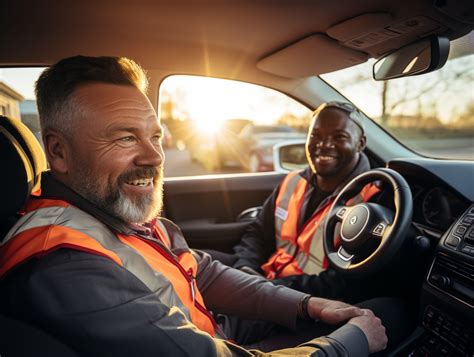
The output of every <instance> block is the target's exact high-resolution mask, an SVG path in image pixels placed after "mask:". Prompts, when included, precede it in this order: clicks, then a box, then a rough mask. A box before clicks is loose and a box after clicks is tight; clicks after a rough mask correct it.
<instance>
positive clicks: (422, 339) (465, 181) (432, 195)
mask: <svg viewBox="0 0 474 357" xmlns="http://www.w3.org/2000/svg"><path fill="white" fill-rule="evenodd" d="M388 167H389V168H391V169H393V170H395V171H397V172H399V173H400V174H402V175H403V176H404V178H405V179H406V180H407V182H408V184H409V186H410V188H411V191H412V196H413V225H414V226H415V227H416V228H417V230H418V231H419V232H420V234H421V235H422V236H424V237H426V238H427V239H428V240H427V242H430V243H431V244H434V245H435V248H434V252H433V257H432V260H431V262H430V264H429V269H428V271H427V272H426V275H425V277H424V280H423V286H422V291H421V298H420V306H419V311H420V316H419V321H418V327H417V329H416V331H415V333H414V334H413V335H412V336H411V337H410V338H409V339H408V340H407V341H406V342H405V343H404V344H403V345H402V346H401V347H400V348H398V349H397V350H396V351H395V353H394V354H393V355H406V356H474V331H473V327H472V326H473V321H474V311H473V308H474V187H473V184H472V182H473V180H474V163H471V162H461V161H440V160H430V159H408V160H405V159H403V160H402V159H400V160H393V161H391V162H389V163H388Z"/></svg>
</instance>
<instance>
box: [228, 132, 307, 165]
mask: <svg viewBox="0 0 474 357" xmlns="http://www.w3.org/2000/svg"><path fill="white" fill-rule="evenodd" d="M305 137H306V133H301V132H297V131H296V130H295V129H293V128H291V127H289V126H285V125H254V124H248V125H247V126H245V128H243V129H242V131H241V132H240V134H239V141H238V145H239V146H238V152H237V153H238V154H239V158H240V162H241V164H242V166H243V167H245V168H246V169H247V170H248V171H250V172H259V171H272V170H273V146H274V145H275V144H277V143H280V142H282V141H283V140H289V139H298V138H305Z"/></svg>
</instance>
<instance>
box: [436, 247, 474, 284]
mask: <svg viewBox="0 0 474 357" xmlns="http://www.w3.org/2000/svg"><path fill="white" fill-rule="evenodd" d="M435 266H437V267H441V268H444V269H446V270H449V271H451V272H452V273H454V274H456V275H458V276H460V277H462V278H464V279H468V280H469V281H471V283H473V282H474V267H473V266H472V265H470V264H468V263H465V262H461V261H458V260H454V258H452V257H449V256H447V255H444V254H439V255H438V256H437V258H436V263H435Z"/></svg>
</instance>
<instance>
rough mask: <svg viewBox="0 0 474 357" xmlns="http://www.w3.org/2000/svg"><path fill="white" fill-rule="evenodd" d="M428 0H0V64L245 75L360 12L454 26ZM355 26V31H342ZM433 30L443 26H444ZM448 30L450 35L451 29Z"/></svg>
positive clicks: (373, 53) (459, 28)
mask: <svg viewBox="0 0 474 357" xmlns="http://www.w3.org/2000/svg"><path fill="white" fill-rule="evenodd" d="M59 4H60V5H59ZM432 4H433V1H432V0H422V1H414V0H411V1H405V2H404V4H403V6H400V1H398V2H394V1H387V0H372V1H351V0H345V1H342V0H333V1H330V2H329V1H324V0H323V1H317V0H311V1H309V0H286V1H285V0H280V1H277V0H273V1H272V0H267V1H255V0H241V1H228V0H214V1H189V0H188V1H183V0H181V1H111V0H101V1H96V0H83V1H63V2H58V1H56V0H43V1H32V0H31V1H22V0H3V1H2V2H1V5H0V43H1V44H2V51H1V52H0V64H3V65H31V64H51V63H54V62H56V61H57V60H58V59H60V58H63V57H67V56H71V55H75V54H84V55H124V56H129V57H131V58H134V59H135V60H137V61H138V62H140V63H141V65H142V66H144V67H145V68H147V69H162V70H167V71H169V72H183V73H195V74H207V75H216V76H224V77H227V78H229V77H238V76H239V75H241V74H243V75H244V77H248V76H254V75H258V73H259V72H262V70H259V69H258V68H257V63H258V62H259V61H260V60H261V59H263V58H265V57H267V56H268V55H270V54H272V53H274V52H275V51H278V50H280V49H283V48H285V47H287V46H288V45H291V44H294V43H295V42H297V41H299V40H301V39H304V38H306V37H308V36H310V35H313V34H323V35H324V36H327V30H328V29H329V28H331V27H333V26H334V25H337V24H340V23H341V22H344V21H346V20H348V19H352V18H354V17H357V16H359V15H363V14H388V15H389V18H388V20H387V21H389V22H390V21H391V22H396V21H400V20H403V19H408V18H412V17H414V16H419V15H422V16H424V17H429V18H431V19H434V20H435V21H436V22H437V23H439V24H441V23H442V22H444V24H447V25H448V26H451V25H452V26H454V27H456V26H455V25H454V22H453V21H452V20H451V19H449V18H447V17H446V16H444V15H443V14H441V12H439V11H438V10H437V9H435V8H434V7H433V5H432ZM466 6H468V5H466ZM440 26H441V25H440ZM340 27H342V28H343V29H344V26H340ZM354 31H355V32H357V31H360V30H358V29H350V28H349V29H347V30H346V31H345V32H349V33H351V32H352V33H354ZM440 31H441V32H445V33H446V28H444V30H440ZM455 32H457V33H458V34H457V36H459V33H465V32H467V31H466V30H465V29H464V28H463V26H459V25H458V26H457V28H456V31H455ZM447 34H448V35H450V36H455V35H453V33H452V31H451V32H449V31H448V32H447ZM331 40H332V41H336V40H334V39H332V38H331ZM403 41H405V42H406V41H413V39H412V38H411V39H408V40H407V39H402V42H403ZM336 42H337V41H336ZM379 47H380V48H377V46H375V47H374V48H369V49H368V50H369V51H370V53H369V55H370V56H377V55H378V52H381V49H382V52H383V50H387V49H388V50H389V49H390V48H389V47H387V46H386V45H380V46H379ZM323 53H324V52H323ZM337 60H338V59H337V58H334V61H337ZM315 62H316V63H317V59H315ZM314 70H315V71H316V72H317V66H316V67H315V69H314ZM245 74H248V75H247V76H246V75H245ZM314 74H317V73H314Z"/></svg>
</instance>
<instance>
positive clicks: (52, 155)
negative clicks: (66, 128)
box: [43, 130, 69, 174]
mask: <svg viewBox="0 0 474 357" xmlns="http://www.w3.org/2000/svg"><path fill="white" fill-rule="evenodd" d="M43 142H44V150H45V152H46V157H47V158H48V162H49V165H50V167H51V171H53V172H57V173H59V174H67V172H68V162H69V160H68V159H69V157H68V154H69V151H68V147H67V141H66V138H65V137H64V135H63V134H61V133H59V132H57V131H55V130H48V131H47V132H46V133H45V134H44V135H43Z"/></svg>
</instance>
